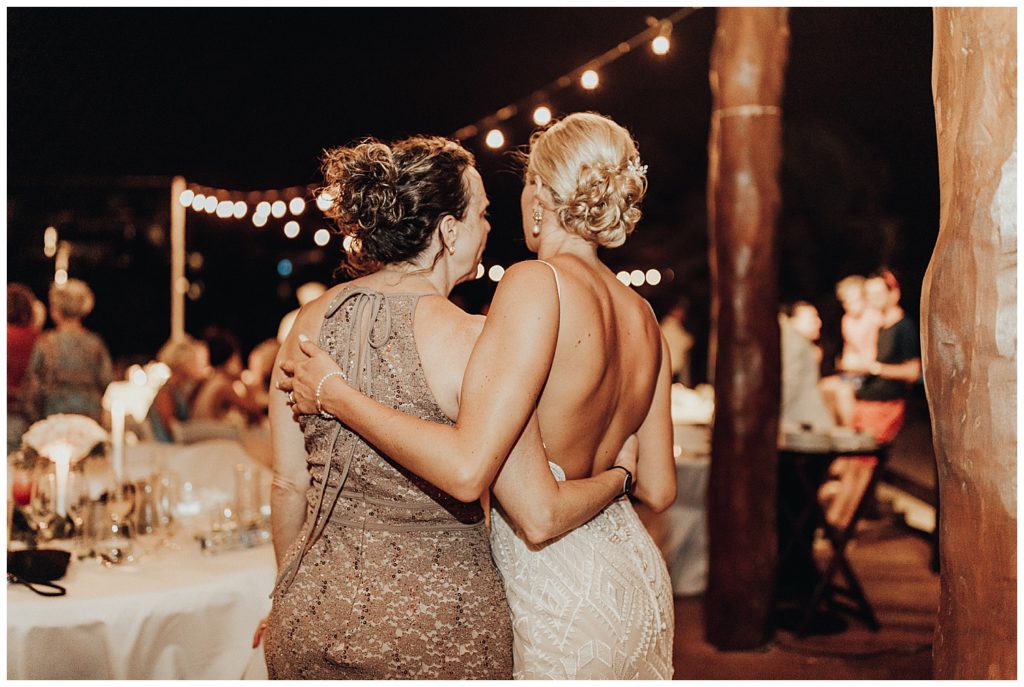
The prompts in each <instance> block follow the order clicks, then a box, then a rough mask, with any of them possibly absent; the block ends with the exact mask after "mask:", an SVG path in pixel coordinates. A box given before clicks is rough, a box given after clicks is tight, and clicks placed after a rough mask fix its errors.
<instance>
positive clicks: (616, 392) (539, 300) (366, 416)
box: [279, 113, 675, 679]
mask: <svg viewBox="0 0 1024 687" xmlns="http://www.w3.org/2000/svg"><path fill="white" fill-rule="evenodd" d="M645 175H646V167H645V166H643V165H641V164H640V162H639V155H638V153H637V149H636V146H635V143H634V142H633V140H632V138H631V137H630V135H629V133H628V132H627V131H626V130H625V129H623V128H622V127H621V126H619V125H618V124H616V123H615V122H613V121H612V120H610V119H608V118H606V117H603V116H600V115H597V114H592V113H576V114H573V115H570V116H568V117H566V118H565V119H564V120H562V121H560V122H559V123H557V124H555V125H554V126H552V127H550V128H548V129H546V130H544V131H541V132H538V133H536V134H535V135H534V137H533V139H532V140H531V147H530V152H529V155H528V157H527V164H526V175H525V176H526V178H525V183H524V189H523V194H522V210H523V225H524V226H523V229H524V233H525V236H526V242H527V246H528V247H529V248H530V249H531V250H533V251H536V252H537V255H538V257H539V258H540V259H539V260H536V261H527V262H523V263H519V264H517V265H514V266H513V267H511V268H510V269H509V270H508V271H507V272H506V273H505V275H504V277H503V279H502V280H501V282H500V283H499V285H498V288H497V290H496V292H495V295H494V299H493V301H492V304H491V308H490V311H489V315H488V317H487V320H486V323H485V325H484V327H483V329H482V331H481V332H480V335H479V338H478V339H477V341H476V344H475V347H474V348H473V351H472V356H471V357H470V359H469V363H468V365H467V368H466V371H465V376H464V378H463V382H462V386H461V394H460V398H459V409H458V415H457V418H458V419H457V422H456V423H455V424H454V425H448V424H439V423H431V422H427V421H424V420H421V419H418V418H415V417H412V416H410V415H406V414H404V413H402V412H400V411H397V410H394V409H392V408H389V407H386V406H384V405H381V404H379V403H377V402H376V401H373V400H372V399H370V398H367V397H365V396H363V395H362V394H360V393H358V392H357V391H356V390H355V389H353V388H352V387H350V386H349V385H348V384H346V383H345V382H344V381H343V378H342V377H341V376H340V375H339V374H338V372H339V367H338V365H337V364H336V363H335V362H334V360H333V359H332V358H331V357H330V356H329V355H327V354H326V353H324V352H323V351H321V350H320V349H319V348H317V347H316V346H314V345H313V344H312V343H310V342H304V343H302V344H300V348H301V350H302V352H303V354H305V356H306V357H303V358H300V359H297V360H288V361H285V362H284V363H283V365H282V369H283V370H284V372H285V373H286V374H287V375H289V377H288V378H286V379H284V380H283V381H282V383H281V384H279V387H280V388H282V389H283V390H286V391H288V392H290V393H292V394H293V398H294V401H295V405H294V407H293V410H294V411H295V412H296V413H309V412H314V411H316V410H319V411H321V412H324V413H329V414H330V415H333V416H335V417H337V418H339V419H340V420H341V421H342V422H344V423H345V425H347V426H348V427H350V428H351V429H353V430H354V431H356V432H358V433H359V434H360V435H362V436H363V437H364V439H366V440H367V441H368V442H369V443H371V444H372V445H374V446H376V447H377V448H378V449H379V450H381V451H382V452H383V453H385V454H387V455H388V456H390V457H391V458H393V459H394V460H396V461H397V462H399V463H400V464H402V465H403V466H404V467H406V468H408V469H409V470H411V471H412V472H414V473H416V474H418V475H420V476H421V477H423V478H425V479H427V480H428V481H430V482H432V483H433V484H435V485H437V486H438V487H440V488H442V489H444V490H445V491H446V492H448V493H450V494H452V495H454V496H456V497H457V498H460V499H463V500H466V501H470V500H475V499H477V498H479V497H480V496H481V494H485V493H486V492H487V491H488V489H489V488H490V487H491V485H492V482H493V488H494V494H495V496H496V497H497V499H498V501H499V502H500V503H501V506H500V507H498V508H496V509H495V511H494V512H495V514H496V517H495V518H494V525H493V527H492V533H491V544H492V551H493V555H494V559H495V562H496V563H497V565H498V568H499V570H500V572H501V574H502V577H503V579H504V584H505V590H506V595H507V598H508V602H509V606H510V608H511V610H512V621H513V632H514V642H513V659H514V675H515V677H516V678H527V679H529V678H534V679H537V678H562V679H586V678H605V679H621V678H641V679H654V678H661V679H669V678H671V676H672V633H673V629H674V622H673V609H672V590H671V585H670V582H669V578H668V573H667V570H666V568H665V564H664V561H663V560H662V559H661V556H660V554H659V552H658V550H657V548H656V547H655V545H654V543H653V541H652V540H651V538H650V537H649V536H648V535H647V533H646V531H645V530H644V528H643V526H642V524H641V523H640V521H639V519H638V518H637V516H636V513H635V512H634V511H633V508H632V506H631V504H630V503H629V501H628V500H626V499H619V500H616V501H615V502H613V503H612V504H611V505H609V506H608V507H607V508H605V509H604V510H603V511H601V513H600V514H599V515H597V516H596V517H595V518H593V519H592V520H590V521H589V522H587V523H585V524H584V525H582V526H580V527H579V528H577V529H575V530H573V531H571V532H569V533H568V534H566V535H564V536H561V537H559V538H557V539H554V540H552V541H550V542H548V543H546V544H544V545H541V546H537V545H531V544H530V543H529V542H528V540H529V539H530V537H529V536H528V535H527V536H526V537H525V539H526V540H524V536H521V535H522V534H526V533H519V532H517V531H516V530H515V529H514V528H513V527H512V526H510V525H509V523H508V521H507V520H506V519H505V517H504V516H503V515H502V512H503V509H507V508H508V507H509V504H510V503H511V502H513V501H514V500H515V497H516V493H515V490H516V488H518V489H519V490H524V489H528V488H529V486H528V485H527V484H522V483H520V482H519V481H518V480H514V479H509V477H510V476H509V475H506V472H508V470H509V468H510V467H511V466H512V464H511V462H510V463H508V464H507V467H506V469H504V470H503V469H502V467H503V464H506V462H505V461H506V457H507V456H508V455H509V453H510V451H512V449H513V446H514V445H515V444H516V442H517V440H518V439H519V437H520V435H521V434H523V432H524V429H525V431H526V432H527V433H530V432H533V431H538V430H539V433H540V435H541V436H542V437H543V440H544V444H545V446H546V452H547V455H548V456H553V457H554V458H555V460H556V461H557V465H556V464H552V465H551V471H552V472H553V473H554V474H555V476H556V478H558V479H566V478H568V479H577V478H585V477H589V476H592V475H598V474H602V473H603V472H604V471H606V470H608V469H609V468H611V467H612V465H613V463H614V461H615V460H616V454H617V452H618V450H619V447H620V446H622V445H623V443H624V442H625V441H626V439H627V438H628V437H629V436H630V435H631V434H634V433H635V434H636V435H637V437H638V439H639V460H638V463H637V469H636V476H635V482H633V484H625V485H624V487H625V489H624V490H626V491H631V492H632V494H633V495H634V496H635V497H636V498H638V499H639V500H640V501H643V502H644V503H646V504H648V505H649V506H651V507H652V508H653V509H654V510H663V509H664V508H667V507H668V506H669V505H670V504H671V502H672V501H673V499H674V497H675V468H674V463H673V458H672V428H671V418H670V400H669V398H670V397H669V393H670V382H671V380H670V364H669V358H668V352H667V349H666V347H665V344H664V342H663V341H662V339H661V336H660V333H659V329H658V324H657V321H656V320H655V317H654V315H653V313H652V312H651V310H650V308H649V306H648V305H647V303H646V302H645V301H644V300H643V299H642V298H640V297H639V296H638V295H637V294H635V293H634V292H633V291H631V290H630V289H629V288H628V287H626V286H623V285H622V284H621V283H620V282H618V280H617V279H616V278H615V276H614V275H613V274H612V272H611V271H610V270H609V269H608V268H607V267H606V266H605V265H604V264H603V263H602V262H601V261H600V259H599V258H598V256H597V249H598V247H600V246H604V247H615V246H619V245H621V244H622V243H623V242H624V241H625V239H626V237H627V236H628V234H630V233H631V232H632V231H633V229H634V227H635V226H636V223H637V221H638V220H639V218H640V209H639V203H640V201H641V199H642V198H643V195H644V192H645V190H646V176H645ZM535 411H536V413H535ZM534 417H535V418H536V420H535V421H532V420H531V418H534ZM534 425H536V427H534ZM495 477H497V480H496V481H495ZM626 481H627V482H629V481H630V480H629V479H628V478H627V480H626Z"/></svg>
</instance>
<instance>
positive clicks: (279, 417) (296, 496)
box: [268, 318, 311, 569]
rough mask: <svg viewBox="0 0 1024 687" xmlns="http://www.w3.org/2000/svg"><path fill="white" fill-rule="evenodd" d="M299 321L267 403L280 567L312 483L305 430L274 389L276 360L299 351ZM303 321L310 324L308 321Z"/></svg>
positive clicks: (299, 530)
mask: <svg viewBox="0 0 1024 687" xmlns="http://www.w3.org/2000/svg"><path fill="white" fill-rule="evenodd" d="M305 319H307V320H308V319H311V318H305ZM300 321H301V320H298V319H297V321H296V326H295V327H292V330H291V333H290V334H289V336H288V338H287V339H286V340H285V342H284V345H282V346H281V350H280V351H279V352H278V356H277V360H276V361H275V365H274V372H273V374H272V375H271V387H270V388H271V391H270V401H269V405H268V411H269V414H270V439H271V444H272V446H273V463H272V467H273V473H274V477H273V481H272V483H271V491H270V513H271V515H270V529H271V533H272V535H273V541H274V557H275V558H276V560H277V567H278V569H280V568H281V562H282V559H283V558H284V554H285V552H286V551H287V550H288V548H289V547H290V546H291V545H292V543H293V542H295V541H296V540H297V539H298V538H299V536H300V535H301V533H302V525H303V523H304V522H305V521H306V490H307V489H308V487H309V484H310V477H309V471H308V470H307V467H306V456H307V454H306V445H305V439H304V438H303V435H302V430H300V429H299V424H298V423H297V422H295V420H294V419H293V418H292V411H291V408H289V407H288V404H287V398H286V397H285V394H284V393H282V392H280V391H274V390H273V389H274V383H275V382H277V381H278V380H280V379H281V378H282V377H283V376H284V375H283V373H282V372H281V371H280V369H279V367H278V365H277V363H280V362H282V361H283V360H285V359H286V358H288V357H289V356H295V355H297V354H298V341H297V339H296V337H297V335H298V333H299V332H301V331H302V329H301V328H300V327H299V326H298V325H299V324H300ZM302 324H305V325H307V326H308V325H309V323H308V322H302Z"/></svg>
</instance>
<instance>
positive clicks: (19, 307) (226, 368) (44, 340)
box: [7, 279, 324, 452]
mask: <svg viewBox="0 0 1024 687" xmlns="http://www.w3.org/2000/svg"><path fill="white" fill-rule="evenodd" d="M323 290H324V287H323V286H322V285H319V284H308V285H305V286H304V287H303V288H302V289H301V293H300V296H302V297H304V298H305V299H306V300H308V299H309V298H311V297H315V296H316V295H319V293H322V292H323ZM94 305H95V297H94V295H93V292H92V289H90V288H89V285H88V284H86V283H85V282H83V281H81V280H78V279H68V280H67V281H66V282H65V283H63V284H60V285H58V284H53V285H51V287H50V290H49V293H48V294H47V303H45V304H44V303H43V302H41V301H40V300H39V299H38V298H37V297H36V296H35V294H34V293H33V292H32V290H31V289H29V288H28V287H27V286H24V285H23V284H16V283H13V284H8V286H7V448H8V452H10V451H13V450H15V449H17V447H18V446H19V445H20V442H21V436H22V434H24V432H25V430H26V429H27V428H28V427H29V426H30V425H31V424H32V423H33V422H35V421H37V420H41V419H43V418H45V417H48V416H50V415H53V414H56V413H74V414H80V415H86V416H88V417H91V418H93V419H94V420H96V421H97V422H100V423H101V424H103V425H104V426H106V427H109V426H110V422H109V408H107V407H105V405H106V404H105V403H104V395H105V393H106V391H107V388H108V385H110V383H111V382H112V381H115V378H117V377H121V376H125V375H124V374H120V375H119V374H116V372H115V366H114V364H113V362H112V360H111V356H110V352H109V350H108V348H107V345H106V344H105V343H104V341H103V338H102V336H100V335H99V334H98V333H96V332H93V331H90V330H89V329H88V328H87V327H86V326H85V325H84V324H83V320H84V319H85V318H86V317H87V316H88V315H89V313H90V312H91V311H92V309H93V307H94ZM295 312H296V311H293V312H292V313H289V314H288V315H286V316H285V318H284V320H283V321H282V323H281V327H280V328H279V331H278V332H277V334H278V336H277V337H275V338H269V339H267V340H265V341H263V342H261V343H259V344H258V345H256V346H255V347H253V348H252V350H251V351H249V352H248V355H243V350H242V347H241V345H240V344H239V341H238V338H237V337H236V336H235V335H234V334H233V333H232V332H230V331H228V330H227V329H224V328H221V327H208V328H207V329H205V330H204V331H203V332H202V334H201V335H200V336H198V337H192V336H189V335H184V336H183V337H181V338H178V339H172V340H170V341H168V342H166V343H165V344H164V345H163V346H162V347H161V348H160V350H159V351H157V352H156V353H155V359H156V361H159V362H160V363H162V364H163V365H166V368H167V372H168V375H167V379H166V382H164V383H163V385H162V386H161V387H160V389H159V391H158V392H157V393H156V396H155V398H154V399H153V403H152V405H151V407H150V410H149V413H148V416H147V417H146V418H145V421H143V422H136V423H134V424H133V426H132V427H131V430H132V431H133V432H134V433H135V435H136V436H137V437H138V438H140V439H143V440H151V441H160V442H182V443H190V442H192V441H197V440H201V439H208V438H234V439H244V438H245V436H251V435H252V434H253V433H260V434H262V436H263V437H264V439H266V433H267V431H268V430H267V423H266V419H267V401H268V388H269V384H270V375H271V373H272V371H273V366H274V360H275V358H276V357H277V352H278V349H279V347H280V341H281V340H283V338H284V336H285V335H286V334H287V332H288V329H289V328H290V326H291V323H292V321H294V313H295ZM48 319H49V321H51V322H52V327H50V328H46V324H47V321H48ZM247 443H248V442H247ZM259 443H262V444H263V445H266V443H267V442H266V441H262V442H259Z"/></svg>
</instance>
